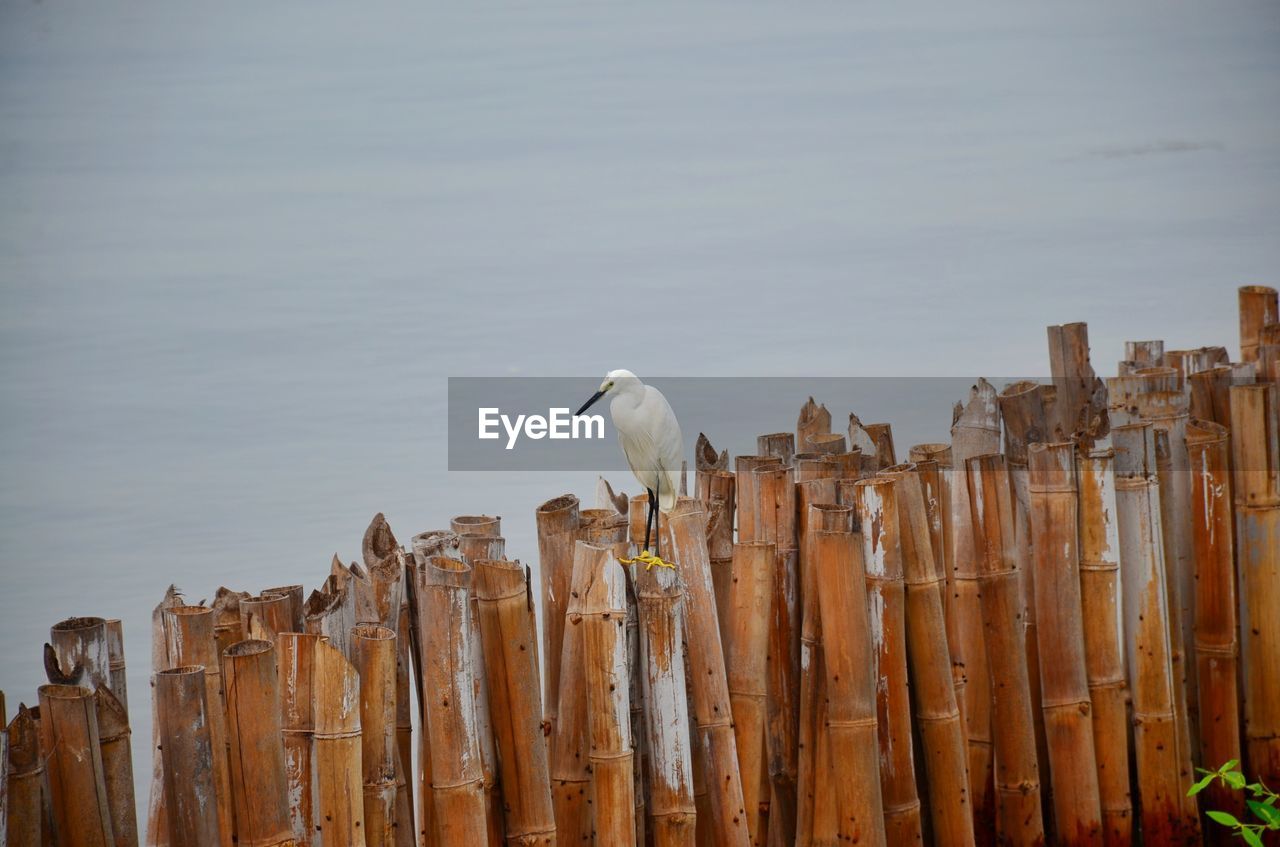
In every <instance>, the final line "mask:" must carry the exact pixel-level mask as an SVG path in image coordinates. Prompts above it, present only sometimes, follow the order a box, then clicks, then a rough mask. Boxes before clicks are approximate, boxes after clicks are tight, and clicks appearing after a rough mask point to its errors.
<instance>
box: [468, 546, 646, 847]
mask: <svg viewBox="0 0 1280 847" xmlns="http://www.w3.org/2000/svg"><path fill="white" fill-rule="evenodd" d="M474 567H475V576H474V580H475V593H476V596H477V597H478V598H479V612H480V619H479V624H480V628H481V630H482V637H481V642H482V643H483V645H484V654H485V669H486V671H487V672H488V675H489V682H490V685H489V706H490V712H491V713H492V714H493V716H494V740H495V741H496V742H497V747H498V761H499V763H500V765H501V769H502V771H501V779H502V784H503V786H504V789H505V790H504V792H503V796H504V798H505V800H506V809H505V812H506V833H507V836H506V837H507V842H508V843H510V844H513V845H535V844H538V845H554V844H555V843H556V825H555V813H554V809H553V806H552V803H551V791H550V771H549V769H548V764H547V746H546V744H545V743H544V741H543V738H542V702H541V696H540V693H539V683H540V681H539V678H538V646H537V630H536V628H535V627H534V620H533V615H532V604H531V597H532V594H531V593H530V587H529V583H528V573H527V571H526V569H525V568H524V567H522V566H521V565H520V564H519V563H518V562H507V561H496V560H480V561H477V562H476V563H475V566H474ZM628 778H631V777H630V776H628Z"/></svg>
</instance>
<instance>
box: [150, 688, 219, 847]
mask: <svg viewBox="0 0 1280 847" xmlns="http://www.w3.org/2000/svg"><path fill="white" fill-rule="evenodd" d="M204 676H205V669H204V666H203V665H185V666H182V667H176V668H170V669H169V670H164V671H160V672H159V673H158V674H156V723H157V724H158V725H159V726H160V751H161V755H162V756H163V758H164V763H165V765H164V773H165V780H164V795H165V811H166V812H167V824H168V827H169V843H170V844H172V845H174V847H204V845H216V844H222V843H223V837H222V830H221V824H220V820H219V815H218V814H217V813H213V814H210V813H209V811H208V810H209V809H216V808H217V807H218V790H217V786H216V785H215V783H214V778H213V774H214V767H213V762H214V756H215V755H217V756H221V755H222V750H221V748H217V749H216V750H215V747H214V745H213V740H212V737H211V735H210V733H209V727H210V723H209V706H208V702H209V701H208V686H207V685H206V683H205V679H204Z"/></svg>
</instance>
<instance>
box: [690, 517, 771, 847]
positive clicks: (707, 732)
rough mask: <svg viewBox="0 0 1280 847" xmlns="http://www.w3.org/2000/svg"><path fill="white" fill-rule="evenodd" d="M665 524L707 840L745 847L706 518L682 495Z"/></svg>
mask: <svg viewBox="0 0 1280 847" xmlns="http://www.w3.org/2000/svg"><path fill="white" fill-rule="evenodd" d="M667 520H668V526H669V527H670V531H671V540H672V544H673V557H674V561H675V564H676V568H677V569H678V571H679V573H680V576H681V579H682V581H683V583H684V589H685V595H684V603H683V612H684V622H683V623H684V633H685V638H686V640H687V643H688V645H689V648H688V654H687V655H688V661H689V669H690V672H691V678H690V683H691V685H690V687H691V689H692V696H693V711H694V717H695V720H696V722H697V732H698V735H699V736H700V739H701V743H702V750H703V754H704V757H705V758H704V760H703V761H704V764H705V768H706V779H707V787H708V800H709V804H710V811H711V820H710V822H709V823H710V826H711V833H712V839H711V840H712V843H713V844H715V845H717V847H729V845H741V847H746V845H747V844H748V841H749V837H750V836H749V833H748V830H747V821H746V812H745V808H744V806H743V797H742V776H741V774H740V773H739V772H738V748H737V744H736V742H735V740H734V735H733V722H732V709H731V706H730V703H729V684H728V681H727V679H726V678H725V665H724V647H723V644H722V642H721V640H720V627H719V624H718V621H717V615H716V602H715V591H714V589H713V587H712V580H711V562H710V558H709V555H708V552H707V536H706V516H705V513H704V512H703V511H702V506H701V505H700V504H699V503H698V501H696V500H693V499H690V498H683V497H682V498H680V499H679V500H677V501H676V505H675V507H674V508H673V509H672V511H671V513H670V514H669V516H668V518H667ZM766 523H767V521H766Z"/></svg>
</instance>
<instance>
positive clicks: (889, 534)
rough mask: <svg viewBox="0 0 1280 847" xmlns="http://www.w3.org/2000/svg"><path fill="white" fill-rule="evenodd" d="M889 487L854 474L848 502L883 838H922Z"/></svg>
mask: <svg viewBox="0 0 1280 847" xmlns="http://www.w3.org/2000/svg"><path fill="white" fill-rule="evenodd" d="M893 489H894V482H893V480H892V479H888V478H884V477H879V478H871V479H865V480H860V481H858V482H856V483H854V484H853V505H854V506H855V508H856V514H857V518H858V522H859V523H860V524H861V526H862V550H863V561H864V562H865V564H866V572H867V575H866V583H867V588H866V590H867V608H868V613H869V630H870V635H871V649H872V653H873V658H872V667H873V669H874V672H875V680H876V681H875V693H876V722H877V733H878V740H879V748H880V790H881V802H882V803H883V807H884V808H883V814H884V829H885V840H886V841H887V842H888V843H889V844H894V845H898V844H902V845H910V844H922V843H923V834H922V830H921V821H920V798H919V796H918V794H917V792H916V774H915V762H914V759H913V751H912V740H911V698H910V694H909V690H908V683H907V652H906V621H905V614H904V613H905V608H904V604H905V595H904V588H903V583H902V548H901V543H900V539H899V529H898V507H897V499H896V498H895V497H894V490H893Z"/></svg>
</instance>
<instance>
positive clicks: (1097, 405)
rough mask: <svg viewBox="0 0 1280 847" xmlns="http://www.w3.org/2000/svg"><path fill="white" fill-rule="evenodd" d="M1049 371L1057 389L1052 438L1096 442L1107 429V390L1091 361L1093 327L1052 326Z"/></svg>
mask: <svg viewBox="0 0 1280 847" xmlns="http://www.w3.org/2000/svg"><path fill="white" fill-rule="evenodd" d="M1048 336H1049V368H1050V372H1051V373H1052V374H1053V384H1054V387H1055V388H1056V389H1057V402H1056V403H1055V404H1054V410H1053V411H1054V419H1053V420H1051V421H1049V422H1048V423H1049V433H1048V434H1049V435H1050V436H1052V437H1053V438H1054V439H1055V440H1062V439H1070V438H1077V439H1078V440H1083V441H1092V439H1093V437H1094V436H1095V435H1104V434H1106V430H1107V418H1106V412H1107V406H1106V388H1105V386H1104V385H1103V383H1102V380H1101V379H1099V378H1098V377H1097V375H1096V374H1095V373H1094V372H1093V365H1092V364H1090V362H1089V327H1088V325H1087V324H1085V323H1082V322H1076V323H1069V324H1063V325H1062V326H1051V327H1049V328H1048Z"/></svg>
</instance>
